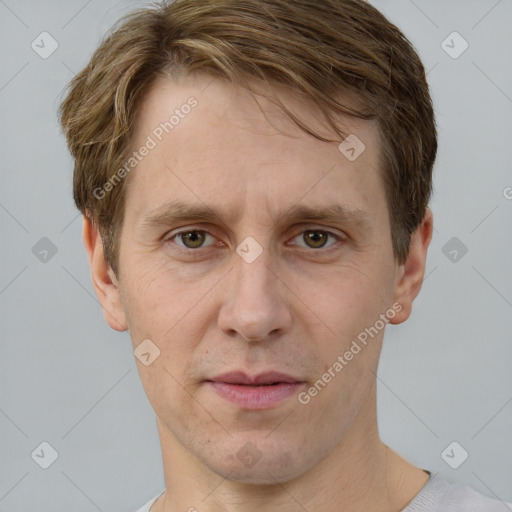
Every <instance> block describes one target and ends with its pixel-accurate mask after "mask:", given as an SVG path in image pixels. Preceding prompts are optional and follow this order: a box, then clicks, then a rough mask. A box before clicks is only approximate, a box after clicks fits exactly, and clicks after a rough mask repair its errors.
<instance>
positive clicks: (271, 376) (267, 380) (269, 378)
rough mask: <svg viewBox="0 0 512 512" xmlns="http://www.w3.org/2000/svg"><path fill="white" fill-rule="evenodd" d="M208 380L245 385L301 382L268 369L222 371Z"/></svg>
mask: <svg viewBox="0 0 512 512" xmlns="http://www.w3.org/2000/svg"><path fill="white" fill-rule="evenodd" d="M208 380H209V381H213V382H225V383H228V384H245V385H251V384H252V385H254V384H263V385H264V384H275V383H278V382H303V381H301V380H300V379H297V378H296V377H292V376H291V375H287V374H286V373H281V372H276V371H269V372H263V373H258V374H256V375H248V374H246V373H245V372H242V371H236V372H229V373H223V374H222V375H217V376H216V377H213V378H211V379H208Z"/></svg>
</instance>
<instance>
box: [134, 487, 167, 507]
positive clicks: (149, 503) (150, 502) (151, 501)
mask: <svg viewBox="0 0 512 512" xmlns="http://www.w3.org/2000/svg"><path fill="white" fill-rule="evenodd" d="M163 492H164V491H162V492H161V493H160V494H158V495H157V496H155V497H154V498H151V499H150V500H149V501H148V502H147V503H146V504H144V505H143V506H142V507H140V508H138V509H137V510H136V511H135V512H151V511H150V509H151V506H152V505H153V504H154V503H155V501H156V500H157V499H158V498H159V497H160V496H161V495H162V494H163Z"/></svg>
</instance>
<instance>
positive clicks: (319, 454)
mask: <svg viewBox="0 0 512 512" xmlns="http://www.w3.org/2000/svg"><path fill="white" fill-rule="evenodd" d="M61 120H62V125H63V128H64V131H65V133H66V137H67V140H68V144H69V147H70V150H71V152H72V154H73V156H74V158H75V175H74V198H75V202H76V204H77V206H78V208H79V209H80V211H81V212H82V213H83V215H84V229H83V238H84V243H85V247H86V250H87V254H88V257H89V263H90V267H91V272H92V279H93V284H94V288H95V291H96V293H97V295H98V298H99V300H100V301H101V304H102V306H103V310H104V314H105V318H106V321H107V322H108V323H109V325H110V326H111V327H112V328H113V329H115V330H118V331H124V330H129V332H130V335H131V338H132V341H133V348H134V351H135V355H136V356H137V364H138V368H139V373H140V376H141V379H142V383H143V386H144V389H145V391H146V394H147V396H148V399H149V401H150V402H151V405H152V406H153V409H154V410H155V413H156V417H157V424H158V430H159V435H160V441H161V446H162V455H163V463H164V474H165V484H166V486H165V490H164V491H163V492H162V493H161V494H160V495H159V496H157V497H155V498H154V499H152V500H151V501H150V502H149V503H147V504H146V505H145V506H144V507H143V508H142V509H140V512H143V511H149V510H150V511H151V512H174V511H181V510H183V511H185V510H189V511H195V510H197V511H199V512H202V511H205V512H209V511H220V510H222V511H229V512H234V511H237V512H238V511H242V512H249V511H255V510H258V511H274V510H279V511H280V512H288V511H290V512H291V511H293V512H295V511H300V510H311V511H312V510H318V511H322V512H334V511H339V510H343V511H346V512H359V511H369V510H371V511H379V512H388V511H389V512H395V511H402V510H404V511H407V512H412V511H487V512H492V511H502V510H504V504H503V503H502V502H500V501H497V500H491V499H490V498H487V497H484V496H483V495H481V494H480V493H477V492H476V491H474V490H472V489H470V488H468V487H466V486H459V485H454V484H451V483H449V482H448V481H446V480H444V479H442V478H441V477H438V476H435V475H433V474H432V473H431V472H428V471H426V470H424V469H422V468H419V467H416V466H414V465H412V464H410V463H409V462H407V461H406V460H404V459H403V458H402V457H400V456H399V455H398V454H397V453H395V452H393V451H392V450H391V449H390V448H389V447H388V446H386V445H385V444H384V443H383V442H382V441H381V440H380V438H379V434H378V428H377V415H376V373H377V368H378V361H379V356H380V352H381V348H382V341H383V336H384V329H385V326H386V325H387V324H388V323H391V324H399V323H402V322H404V321H406V320H407V318H408V317H409V315H410V314H411V309H412V303H413V300H414V299H415V297H416V296H417V295H418V293H419V291H420V288H421V284H422V280H423V277H424V270H425V261H426V255H427V249H428V246H429V243H430V240H431V236H432V229H433V216H432V212H431V210H430V209H429V208H428V202H429V199H430V196H431V189H432V168H433V165H434V160H435V156H436V150H437V139H436V127H435V120H434V114H433V108H432V104H431V99H430V96H429V91H428V86H427V83H426V80H425V72H424V69H423V66H422V64H421V62H420V60H419V57H418V56H417V54H416V53H415V51H414V49H413V47H412V46H411V44H410V43H409V42H408V41H407V39H406V38H405V37H404V36H403V35H402V34H401V33H400V31H399V30H398V29H397V28H396V27H395V26H394V25H392V24H391V23H390V22H389V21H387V20H386V19H385V18H384V17H383V16H382V15H381V14H380V13H379V12H378V11H377V10H375V9H374V8H373V7H371V6H370V5H369V4H367V3H365V2H363V1H361V0H324V1H322V2H318V3H317V2H311V1H310V0H296V1H294V2H289V1H287V0H245V1H243V2H240V1H235V0H210V1H204V0H178V1H176V2H175V3H167V4H163V5H161V6H157V7H153V8H147V9H144V10H140V11H137V12H135V13H133V14H132V15H130V16H129V17H127V18H126V19H125V20H123V22H122V23H121V24H120V25H119V26H118V27H117V29H116V30H115V31H114V32H113V33H112V34H111V35H110V36H109V37H108V38H107V39H106V40H105V41H104V42H103V43H102V44H101V46H100V47H99V48H98V50H97V51H96V52H95V54H94V55H93V57H92V59H91V61H90V63H89V64H88V66H87V67H86V68H85V69H84V70H83V71H82V72H81V73H79V74H78V75H77V76H76V77H75V78H74V80H73V81H72V83H71V86H70V91H69V93H68V95H67V97H66V99H65V100H64V102H63V104H62V106H61Z"/></svg>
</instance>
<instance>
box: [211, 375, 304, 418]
mask: <svg viewBox="0 0 512 512" xmlns="http://www.w3.org/2000/svg"><path fill="white" fill-rule="evenodd" d="M205 383H206V384H207V385H208V386H209V387H210V388H211V389H212V390H213V391H214V392H215V393H216V394H217V395H219V396H220V397H221V398H223V399H225V400H227V401H229V402H231V403H234V404H235V405H237V406H238V407H241V408H243V409H250V410H262V409H271V408H274V407H276V406H277V405H279V404H280V403H281V402H283V401H284V400H285V399H287V398H289V397H290V396H293V395H294V394H296V393H297V392H298V391H299V390H300V388H301V387H303V386H304V385H305V382H304V381H303V380H300V379H297V378H295V377H293V376H291V375H287V374H284V373H280V372H274V371H272V372H265V373H261V374H258V375H253V376H250V375H247V374H246V373H244V372H231V373H226V374H223V375H219V376H217V377H214V378H213V379H211V380H207V381H205Z"/></svg>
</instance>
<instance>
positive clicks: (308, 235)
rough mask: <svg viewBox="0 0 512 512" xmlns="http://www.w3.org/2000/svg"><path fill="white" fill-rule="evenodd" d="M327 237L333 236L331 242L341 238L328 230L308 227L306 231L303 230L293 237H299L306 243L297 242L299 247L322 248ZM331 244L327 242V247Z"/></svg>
mask: <svg viewBox="0 0 512 512" xmlns="http://www.w3.org/2000/svg"><path fill="white" fill-rule="evenodd" d="M329 237H331V238H334V242H333V243H335V242H336V241H337V240H340V239H341V238H340V237H339V236H337V235H335V234H334V233H331V232H329V231H323V230H321V229H308V230H307V231H303V232H302V233H300V234H299V235H298V236H296V237H295V239H300V240H302V241H303V242H304V243H305V244H306V245H305V246H304V245H300V244H297V245H299V246H301V247H307V248H309V249H322V248H323V247H325V246H326V243H327V240H328V239H329ZM293 245H296V244H293ZM331 245H333V244H329V245H328V246H327V247H330V246H331Z"/></svg>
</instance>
